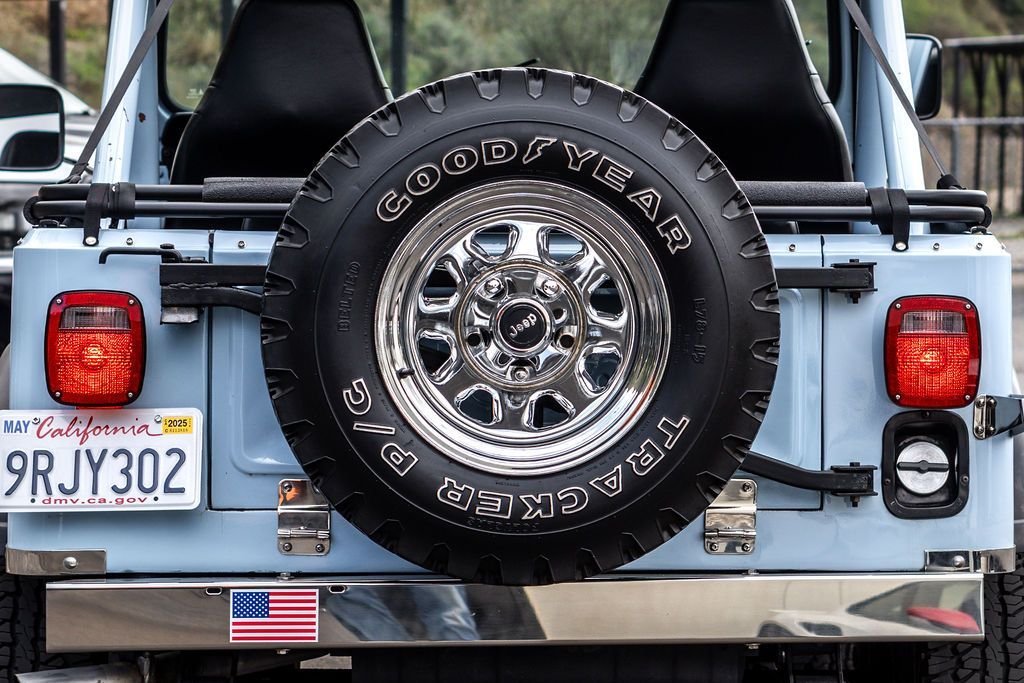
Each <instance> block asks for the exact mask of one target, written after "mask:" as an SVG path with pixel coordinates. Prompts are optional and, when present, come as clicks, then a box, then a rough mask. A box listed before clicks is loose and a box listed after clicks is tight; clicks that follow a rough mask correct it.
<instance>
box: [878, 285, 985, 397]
mask: <svg viewBox="0 0 1024 683" xmlns="http://www.w3.org/2000/svg"><path fill="white" fill-rule="evenodd" d="M980 372H981V331H980V330H979V327H978V312H977V310H975V308H974V305H973V304H972V303H971V302H970V301H968V300H967V299H961V298H959V297H946V296H911V297H904V298H902V299H897V300H896V301H894V302H893V304H892V306H890V307H889V315H888V318H887V319H886V323H885V384H886V388H887V389H888V392H889V398H891V399H892V400H893V402H894V403H896V404H897V405H901V406H907V407H912V408H959V407H962V406H965V405H967V404H968V403H970V402H971V401H972V400H973V399H974V396H975V395H976V394H977V393H978V375H979V374H980Z"/></svg>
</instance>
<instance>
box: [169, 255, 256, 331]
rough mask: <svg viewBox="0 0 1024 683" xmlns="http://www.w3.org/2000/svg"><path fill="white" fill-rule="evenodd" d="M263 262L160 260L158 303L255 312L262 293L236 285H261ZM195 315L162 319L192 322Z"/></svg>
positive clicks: (183, 307)
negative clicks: (225, 263)
mask: <svg viewBox="0 0 1024 683" xmlns="http://www.w3.org/2000/svg"><path fill="white" fill-rule="evenodd" d="M266 274H267V268H266V266H246V265H219V264H215V263H161V264H160V303H161V305H162V306H163V307H164V309H165V311H166V309H177V310H179V311H180V310H182V309H185V310H187V309H199V308H206V307H209V306H227V307H231V308H240V309H242V310H243V311H248V312H249V313H254V314H256V315H259V313H260V307H261V306H262V303H263V294H262V293H261V292H253V291H249V290H247V289H239V286H261V285H262V284H263V281H264V279H265V278H266ZM196 318H197V316H195V315H188V316H186V317H176V316H171V315H167V316H163V317H162V319H163V320H164V322H194V321H195V320H196Z"/></svg>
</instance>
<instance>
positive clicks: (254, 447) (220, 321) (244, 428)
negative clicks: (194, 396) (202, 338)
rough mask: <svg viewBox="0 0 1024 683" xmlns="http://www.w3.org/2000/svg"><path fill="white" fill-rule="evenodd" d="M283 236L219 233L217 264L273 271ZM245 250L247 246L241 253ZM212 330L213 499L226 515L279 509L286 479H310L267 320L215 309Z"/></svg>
mask: <svg viewBox="0 0 1024 683" xmlns="http://www.w3.org/2000/svg"><path fill="white" fill-rule="evenodd" d="M275 237H276V234H275V233H259V232H248V233H239V232H225V231H218V232H215V233H214V239H213V258H212V259H211V260H212V261H213V262H214V263H220V264H225V265H242V264H245V265H265V264H266V263H267V259H268V257H269V255H270V248H271V247H272V246H273V244H274V238H275ZM239 245H242V246H239ZM208 310H209V315H210V320H211V326H212V330H213V332H212V335H211V342H212V345H211V351H212V354H211V358H210V362H211V367H210V376H211V377H212V378H213V382H212V385H211V387H210V420H211V421H212V422H214V423H216V425H217V426H216V429H215V430H211V432H210V437H209V438H210V468H211V475H212V476H211V477H210V499H211V503H212V507H214V508H218V509H235V510H244V509H264V510H269V509H276V508H277V484H278V482H279V481H280V480H281V479H285V478H294V477H301V476H304V475H303V473H302V468H301V467H299V464H298V462H296V460H295V456H294V455H292V452H291V449H290V448H289V447H288V444H287V442H285V439H284V434H283V433H282V432H281V427H280V426H279V425H278V422H277V416H275V415H274V410H273V408H272V407H271V404H270V395H269V394H268V393H267V383H266V381H265V379H264V375H263V358H262V357H261V356H260V330H259V320H258V319H257V318H256V316H254V315H252V314H251V313H246V312H245V311H241V310H238V309H233V308H217V309H208Z"/></svg>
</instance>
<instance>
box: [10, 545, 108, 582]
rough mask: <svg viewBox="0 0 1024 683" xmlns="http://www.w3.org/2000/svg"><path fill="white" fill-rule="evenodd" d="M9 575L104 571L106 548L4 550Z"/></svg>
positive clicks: (102, 572) (50, 574) (105, 568)
mask: <svg viewBox="0 0 1024 683" xmlns="http://www.w3.org/2000/svg"><path fill="white" fill-rule="evenodd" d="M4 556H5V557H6V560H7V573H8V574H21V575H22V576H68V575H75V574H77V575H83V576H88V575H90V574H105V573H106V571H107V551H106V550H19V549H17V548H11V547H10V546H8V547H7V549H6V550H5V551H4Z"/></svg>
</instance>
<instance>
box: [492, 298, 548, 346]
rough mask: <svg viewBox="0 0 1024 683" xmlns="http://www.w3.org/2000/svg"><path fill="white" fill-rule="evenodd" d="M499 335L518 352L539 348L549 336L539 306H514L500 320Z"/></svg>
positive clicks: (521, 304) (521, 303) (528, 304)
mask: <svg viewBox="0 0 1024 683" xmlns="http://www.w3.org/2000/svg"><path fill="white" fill-rule="evenodd" d="M498 333H499V334H500V335H501V338H502V341H504V342H505V344H507V345H508V346H509V347H511V348H513V349H515V350H517V351H525V350H527V349H532V348H534V347H535V346H537V345H538V344H539V343H540V342H541V341H542V340H543V339H544V338H545V337H547V335H548V325H547V321H546V319H545V316H544V314H543V313H542V312H541V310H540V308H539V307H538V306H537V304H534V303H532V302H526V301H523V302H519V303H515V304H512V305H511V306H509V307H508V308H506V309H505V310H504V311H502V312H501V315H500V316H499V318H498Z"/></svg>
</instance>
